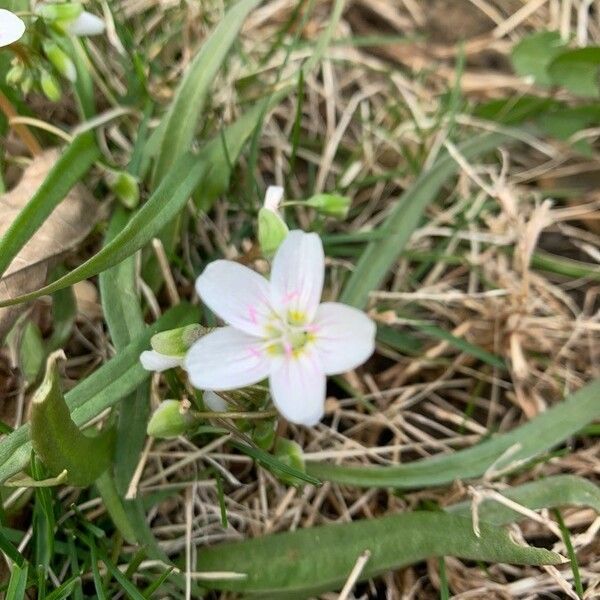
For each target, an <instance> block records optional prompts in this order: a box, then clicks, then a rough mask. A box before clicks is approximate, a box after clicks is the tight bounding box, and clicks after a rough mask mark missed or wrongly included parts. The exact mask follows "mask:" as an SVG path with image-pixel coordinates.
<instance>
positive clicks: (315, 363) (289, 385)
mask: <svg viewBox="0 0 600 600" xmlns="http://www.w3.org/2000/svg"><path fill="white" fill-rule="evenodd" d="M269 381H270V387H271V395H272V397H273V402H274V404H275V406H276V407H277V410H278V411H279V412H280V413H281V414H282V415H283V416H284V417H285V418H286V419H287V420H288V421H290V422H292V423H297V424H298V425H306V426H312V425H316V424H317V423H318V422H319V421H320V420H321V418H322V417H323V413H324V411H325V374H324V373H323V369H322V367H321V365H320V363H319V356H318V354H317V353H316V352H315V351H314V349H313V350H312V351H311V350H305V351H304V352H302V354H300V356H298V357H291V358H287V357H286V358H279V359H277V360H275V361H274V362H273V368H272V370H271V376H270V378H269Z"/></svg>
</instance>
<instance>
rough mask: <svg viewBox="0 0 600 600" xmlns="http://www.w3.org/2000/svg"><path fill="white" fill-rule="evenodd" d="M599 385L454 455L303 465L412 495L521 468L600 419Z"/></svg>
mask: <svg viewBox="0 0 600 600" xmlns="http://www.w3.org/2000/svg"><path fill="white" fill-rule="evenodd" d="M599 397H600V379H597V380H595V381H592V382H591V383H589V384H588V385H587V386H585V387H583V388H581V389H580V390H579V391H577V392H575V393H574V394H573V395H571V396H569V397H568V398H567V399H565V400H564V401H563V402H561V403H560V404H557V405H556V406H554V407H552V408H550V409H548V410H546V411H545V412H544V413H542V414H540V415H538V416H537V417H535V418H534V419H532V420H531V421H529V422H528V423H526V424H525V425H521V426H520V427H517V428H515V429H513V430H512V431H510V432H508V433H504V434H501V435H498V436H496V437H493V438H491V439H488V440H486V441H484V442H481V443H480V444H478V445H476V446H473V447H471V448H467V449H465V450H459V451H457V452H454V453H452V454H446V455H443V456H437V457H433V458H426V459H422V460H417V461H414V462H412V463H407V464H402V465H397V466H395V465H394V466H385V467H382V466H369V467H351V466H346V467H344V466H339V465H332V464H321V463H310V462H307V464H306V471H307V473H309V474H310V475H314V476H315V477H318V478H319V479H323V480H327V481H334V482H337V483H344V484H347V485H356V486H360V487H393V488H396V489H413V488H419V487H428V486H435V485H444V484H447V483H451V482H452V481H454V480H461V479H471V478H474V477H480V476H481V475H483V474H484V473H485V472H486V471H488V470H489V469H490V468H492V467H494V468H495V469H496V470H499V469H502V468H503V467H507V466H508V465H510V464H514V465H515V466H516V465H519V464H521V463H522V462H523V461H527V460H530V459H532V458H533V457H535V456H538V455H539V454H541V453H542V452H545V451H546V450H549V449H550V448H552V447H554V446H556V445H557V444H559V443H560V442H562V441H564V440H566V439H567V438H568V437H569V436H571V435H573V434H574V433H577V431H579V430H580V429H582V428H583V427H585V426H586V425H588V424H589V423H591V422H592V421H594V420H596V419H598V418H600V402H599V401H598V398H599Z"/></svg>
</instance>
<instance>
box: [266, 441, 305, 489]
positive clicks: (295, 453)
mask: <svg viewBox="0 0 600 600" xmlns="http://www.w3.org/2000/svg"><path fill="white" fill-rule="evenodd" d="M274 454H275V456H276V457H277V459H278V460H279V461H280V462H282V463H283V464H285V465H288V466H290V467H293V468H294V469H297V470H298V471H302V473H304V472H306V467H305V464H304V456H303V454H302V448H301V447H300V445H299V444H297V443H296V442H292V440H287V439H285V438H281V437H280V438H277V441H276V442H275V448H274ZM273 472H274V473H275V475H277V477H278V478H279V479H280V480H281V481H282V482H283V483H287V484H288V485H293V486H298V485H303V484H304V482H303V481H302V480H301V479H298V478H297V477H294V476H292V475H288V474H287V473H283V472H282V471H280V470H278V469H277V468H274V469H273Z"/></svg>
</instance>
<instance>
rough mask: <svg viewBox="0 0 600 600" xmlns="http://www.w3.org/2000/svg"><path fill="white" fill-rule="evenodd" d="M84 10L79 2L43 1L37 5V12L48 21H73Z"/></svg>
mask: <svg viewBox="0 0 600 600" xmlns="http://www.w3.org/2000/svg"><path fill="white" fill-rule="evenodd" d="M82 12H83V6H82V5H81V4H79V3H71V2H63V3H61V4H58V3H54V2H42V3H41V4H38V5H37V6H36V7H35V14H36V15H38V17H42V19H46V20H47V21H72V20H73V19H76V18H77V17H78V16H79V15H80V14H81V13H82Z"/></svg>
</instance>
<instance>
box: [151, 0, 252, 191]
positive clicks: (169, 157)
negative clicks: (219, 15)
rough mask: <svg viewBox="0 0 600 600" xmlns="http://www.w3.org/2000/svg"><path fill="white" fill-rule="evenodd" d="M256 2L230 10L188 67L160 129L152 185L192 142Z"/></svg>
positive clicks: (244, 1) (247, 1) (245, 0)
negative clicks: (214, 85) (212, 90)
mask: <svg viewBox="0 0 600 600" xmlns="http://www.w3.org/2000/svg"><path fill="white" fill-rule="evenodd" d="M258 3H259V0H241V1H240V2H237V3H236V4H235V5H234V6H232V8H230V9H229V10H228V11H227V13H226V14H225V16H224V17H223V19H221V21H220V22H219V24H218V25H217V27H216V28H215V29H214V31H213V32H212V33H211V35H210V37H209V38H208V40H207V41H206V42H205V43H204V45H203V46H202V48H201V49H200V51H199V52H198V54H197V55H196V57H195V58H194V60H193V61H192V62H191V64H190V65H189V67H188V69H187V72H186V75H185V77H184V78H183V79H182V81H181V83H180V85H179V88H178V90H177V92H176V94H175V98H174V99H173V101H172V102H171V104H170V106H169V110H168V112H167V114H166V115H165V116H164V118H163V120H162V122H161V124H160V126H159V127H160V128H161V137H162V141H161V144H160V151H159V154H158V158H157V162H156V168H155V181H161V180H162V178H163V177H164V176H165V175H166V174H167V173H168V172H169V170H170V169H171V167H172V166H173V164H174V163H175V161H176V160H177V159H178V158H179V157H180V156H181V155H182V154H183V153H184V152H186V151H187V150H188V149H189V148H190V146H191V144H192V140H193V139H194V135H195V133H196V124H197V123H198V121H199V120H200V116H201V115H202V111H203V109H204V104H205V102H206V98H207V96H208V92H209V89H210V86H211V84H212V82H213V80H214V78H215V77H216V75H217V73H218V72H219V70H220V69H221V66H222V65H223V62H224V61H225V58H226V57H227V54H228V53H229V51H230V49H231V47H232V45H233V44H234V42H235V41H236V39H237V36H238V34H239V31H240V28H241V27H242V25H243V23H244V20H245V19H246V16H247V15H248V13H249V12H250V11H251V10H252V9H253V8H254V7H255V6H256V5H257V4H258Z"/></svg>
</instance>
